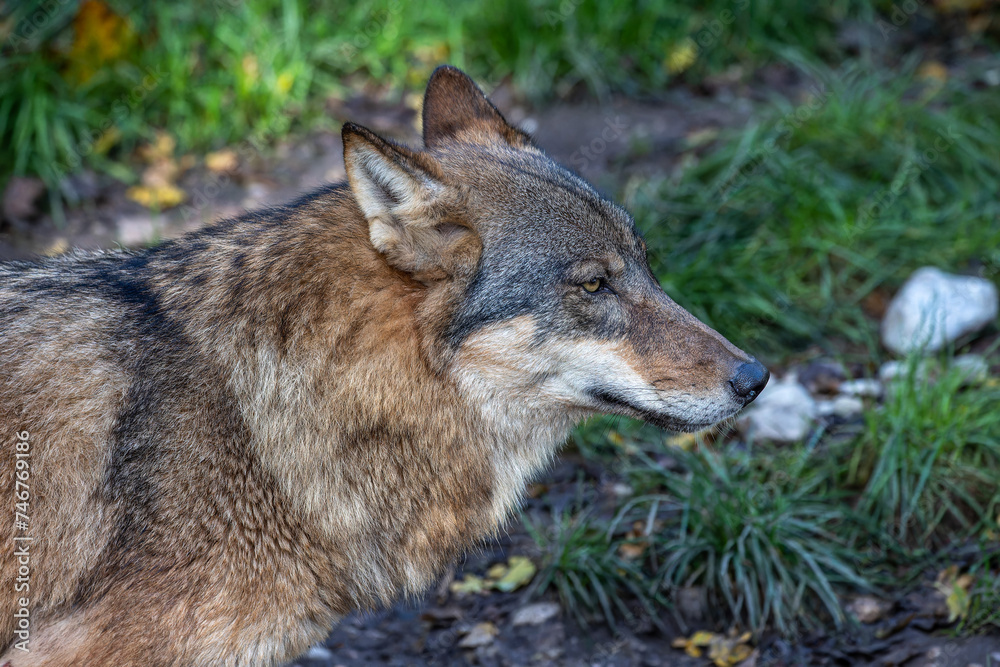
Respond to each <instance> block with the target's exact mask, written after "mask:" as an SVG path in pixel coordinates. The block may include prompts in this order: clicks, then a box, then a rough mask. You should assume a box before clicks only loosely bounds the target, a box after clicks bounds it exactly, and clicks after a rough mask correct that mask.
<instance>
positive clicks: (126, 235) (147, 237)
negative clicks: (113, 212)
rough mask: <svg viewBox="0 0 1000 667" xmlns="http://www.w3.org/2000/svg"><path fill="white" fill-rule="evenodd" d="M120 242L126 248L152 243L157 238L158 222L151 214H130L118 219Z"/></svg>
mask: <svg viewBox="0 0 1000 667" xmlns="http://www.w3.org/2000/svg"><path fill="white" fill-rule="evenodd" d="M117 226H118V242H119V243H121V244H122V245H123V246H125V247H126V248H134V247H136V246H143V245H146V244H147V243H150V242H151V241H153V240H154V239H155V238H156V235H157V231H158V228H157V224H156V221H154V220H153V217H152V216H150V215H142V214H140V215H128V216H123V217H121V218H119V219H118V223H117Z"/></svg>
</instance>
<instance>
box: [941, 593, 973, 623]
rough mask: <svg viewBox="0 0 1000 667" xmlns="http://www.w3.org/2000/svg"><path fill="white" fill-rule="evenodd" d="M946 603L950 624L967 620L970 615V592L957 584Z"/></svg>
mask: <svg viewBox="0 0 1000 667" xmlns="http://www.w3.org/2000/svg"><path fill="white" fill-rule="evenodd" d="M945 602H946V603H947V605H948V622H949V623H954V622H955V621H957V620H958V619H960V618H965V617H966V615H967V614H968V613H969V592H968V591H967V590H965V589H964V588H962V587H961V586H959V585H957V584H956V585H955V586H953V587H952V589H951V593H949V594H948V597H946V598H945Z"/></svg>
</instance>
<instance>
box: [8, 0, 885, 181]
mask: <svg viewBox="0 0 1000 667" xmlns="http://www.w3.org/2000/svg"><path fill="white" fill-rule="evenodd" d="M86 4H87V3H76V2H67V3H46V2H43V1H42V0H29V1H28V2H25V3H14V5H12V6H11V7H9V8H5V9H0V15H2V16H3V17H4V18H6V21H5V23H4V24H2V25H3V26H4V27H3V28H0V30H2V31H6V32H0V37H3V38H5V40H4V49H3V51H2V55H0V81H2V82H3V83H2V84H0V92H2V93H3V98H2V99H3V101H4V109H2V111H3V112H4V114H3V115H4V116H5V117H7V118H9V119H11V120H10V121H9V122H8V123H7V124H6V126H5V127H3V128H0V164H2V165H4V166H3V167H0V182H2V181H5V180H6V178H7V177H8V176H10V175H12V174H37V175H39V176H41V177H42V178H43V179H44V180H46V182H48V183H49V184H50V185H52V186H54V185H56V183H57V181H58V176H59V175H60V172H59V171H56V170H54V167H53V166H52V165H53V164H55V165H59V168H60V169H62V168H64V167H68V168H75V167H76V166H78V165H79V164H80V163H81V162H82V163H84V164H87V165H90V166H93V167H97V168H102V169H105V170H109V171H111V172H112V173H113V174H114V175H115V176H117V177H119V178H122V179H124V180H130V179H132V178H134V177H133V175H132V173H131V172H130V171H129V170H128V169H124V168H121V167H118V168H117V169H116V168H115V161H116V160H120V159H121V158H122V156H124V155H126V154H127V153H128V151H129V150H130V149H131V148H132V147H133V146H134V144H135V143H136V142H137V141H139V140H141V139H144V138H145V139H149V138H151V137H152V136H153V135H154V132H155V130H167V131H168V132H170V133H171V134H172V135H173V136H174V137H175V138H176V139H177V141H178V147H179V150H181V151H189V150H207V149H211V148H218V147H220V146H222V145H225V144H232V143H235V142H238V141H243V140H246V139H247V138H248V137H252V138H253V139H254V145H266V144H269V143H270V142H271V141H272V140H274V139H275V138H277V137H281V136H284V135H285V134H287V133H288V132H290V131H295V130H305V129H308V128H314V127H317V126H322V125H325V124H328V123H331V121H332V120H333V119H330V118H328V115H327V112H326V102H327V100H328V99H329V98H331V97H346V96H348V95H351V94H354V93H355V92H356V90H357V88H358V87H359V84H361V83H363V82H366V81H377V82H378V84H379V86H380V87H381V90H390V91H396V93H397V94H398V93H399V92H400V91H402V90H404V89H417V88H419V87H420V86H422V85H423V82H424V80H425V78H426V76H427V74H429V73H430V71H431V69H432V68H433V67H434V66H435V65H438V64H441V63H442V62H451V63H453V64H456V65H459V66H462V67H465V68H468V69H469V70H470V72H471V73H472V74H473V75H474V76H476V77H478V78H479V79H480V81H482V82H483V84H484V85H485V86H486V87H487V88H491V87H493V86H495V85H496V84H498V83H499V82H500V81H501V80H503V79H504V78H506V77H511V78H512V79H513V81H514V84H515V85H516V86H517V88H518V89H519V90H520V91H522V92H524V93H526V94H527V95H528V96H530V97H531V98H532V99H535V100H542V99H546V98H550V97H551V96H552V95H553V94H564V93H567V92H568V91H570V90H571V89H573V88H574V87H575V86H577V85H585V86H586V87H587V88H589V89H590V90H591V91H592V92H594V93H597V94H599V95H605V94H607V93H608V92H610V91H623V92H627V93H632V94H640V93H651V92H652V93H655V92H658V91H661V90H662V89H663V87H664V86H665V85H666V84H667V83H668V82H669V81H670V80H671V79H672V78H674V77H676V76H684V77H686V78H688V79H689V80H692V81H697V80H699V79H700V78H702V77H704V76H706V75H708V74H711V73H714V72H717V71H719V70H720V69H723V68H725V67H728V66H730V65H733V64H740V65H741V66H753V65H756V64H760V63H763V62H766V61H768V60H773V59H776V58H779V57H781V56H780V54H781V49H783V48H785V47H786V46H788V45H791V46H793V47H797V48H800V49H803V50H806V51H808V52H810V53H816V54H819V55H820V56H821V57H836V56H838V55H839V51H838V49H837V47H836V46H835V40H834V35H835V31H836V26H837V22H838V21H841V20H843V19H845V18H850V17H854V18H860V19H862V20H864V19H865V18H870V17H871V11H872V10H871V8H870V4H869V3H868V2H864V1H862V0H839V1H838V2H833V3H819V4H815V5H810V4H802V3H796V2H791V0H766V1H758V0H754V2H752V3H750V2H748V1H747V0H713V1H712V2H709V3H707V4H705V3H702V4H701V5H699V6H698V7H697V8H696V7H694V6H692V5H685V4H683V3H676V2H668V1H666V0H645V1H643V2H640V3H638V4H636V3H627V2H623V1H622V0H508V1H506V2H500V3H492V4H490V5H488V6H480V5H477V4H475V3H466V2H459V1H458V0H448V1H446V2H443V3H433V4H426V3H425V4H421V3H407V2H402V1H401V0H380V1H378V2H368V3H341V2H330V1H329V0H320V1H315V0H314V1H310V0H240V1H236V0H209V2H206V3H192V2H174V3H144V2H138V1H137V0H106V4H105V3H104V2H99V3H90V7H89V9H94V8H95V7H96V8H97V10H96V11H93V12H90V15H91V16H92V17H98V18H96V19H95V20H94V21H92V22H91V23H88V24H86V25H83V24H80V25H78V24H77V23H78V22H76V21H75V18H79V14H80V13H81V8H82V7H83V6H84V5H86ZM105 8H110V10H112V11H111V12H110V13H105V12H104V10H105ZM109 17H110V18H109ZM123 18H124V19H125V20H124V21H123V20H122V19H123ZM86 31H91V32H93V33H94V34H81V33H84V32H86ZM88 40H89V41H88ZM81 44H82V45H84V46H86V45H88V44H89V45H91V47H93V48H89V49H88V48H82V47H81ZM685 45H688V46H690V45H694V49H695V51H696V53H694V56H693V60H692V61H691V62H690V63H688V64H687V65H686V69H684V70H683V73H681V72H680V71H674V72H673V73H672V70H671V68H670V67H668V64H667V63H668V60H669V59H670V57H671V54H674V53H675V52H677V51H678V50H679V49H680V50H683V49H684V47H685ZM84 56H86V57H84ZM81 60H85V61H86V62H80V61H81ZM136 86H141V87H142V90H141V95H140V96H138V99H136V97H137V96H136V95H135V91H136ZM123 98H124V99H126V100H129V103H128V113H127V117H122V114H120V113H118V112H116V111H115V110H114V109H113V106H114V103H115V102H116V101H120V100H122V99H123ZM42 117H45V118H48V119H49V120H48V122H47V123H41V122H40V121H39V119H40V118H42ZM109 119H110V123H109V122H108V121H109ZM340 120H343V119H340ZM15 121H16V123H15ZM110 128H113V129H114V134H111V135H107V136H105V133H106V131H107V130H108V129H110ZM95 135H96V136H98V137H101V136H103V137H104V141H103V144H102V145H101V146H99V148H101V149H102V150H99V151H95V150H93V147H92V144H93V141H94V140H93V137H94V136H95ZM105 153H107V157H105ZM53 192H55V190H53Z"/></svg>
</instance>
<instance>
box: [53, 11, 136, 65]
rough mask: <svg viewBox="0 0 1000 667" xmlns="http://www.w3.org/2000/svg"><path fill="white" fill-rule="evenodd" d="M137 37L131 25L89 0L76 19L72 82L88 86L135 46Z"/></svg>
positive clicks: (72, 48) (74, 20) (71, 60)
mask: <svg viewBox="0 0 1000 667" xmlns="http://www.w3.org/2000/svg"><path fill="white" fill-rule="evenodd" d="M134 39H135V33H134V32H133V30H132V27H131V26H130V25H129V21H128V20H127V19H125V18H123V17H121V16H120V15H118V14H116V13H115V11H114V10H113V9H111V8H110V7H109V6H108V5H107V4H106V3H104V2H101V1H100V0H86V1H85V2H83V3H81V4H80V8H79V9H78V10H77V12H76V16H75V17H74V18H73V44H72V46H71V47H70V50H69V54H68V58H67V60H68V61H69V63H70V65H69V68H68V70H67V74H68V75H69V77H70V78H71V79H75V80H76V81H78V82H80V83H86V82H87V80H89V79H90V78H91V77H92V76H94V74H96V73H97V71H98V70H99V69H101V68H102V67H104V66H105V65H106V64H107V63H109V62H111V61H114V60H117V59H118V58H120V57H121V56H122V55H123V54H124V53H126V51H127V50H128V49H129V48H130V47H131V46H132V44H133V42H134Z"/></svg>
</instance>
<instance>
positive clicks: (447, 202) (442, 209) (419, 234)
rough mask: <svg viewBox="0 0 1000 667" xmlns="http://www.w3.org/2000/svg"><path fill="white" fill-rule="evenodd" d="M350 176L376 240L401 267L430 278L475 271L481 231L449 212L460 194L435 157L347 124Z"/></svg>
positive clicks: (346, 162)
mask: <svg viewBox="0 0 1000 667" xmlns="http://www.w3.org/2000/svg"><path fill="white" fill-rule="evenodd" d="M341 135H342V137H343V140H344V165H345V166H346V167H347V180H348V182H349V183H350V185H351V190H352V191H353V193H354V198H355V200H357V202H358V206H360V207H361V212H362V213H363V214H364V216H365V218H366V219H367V220H368V234H369V236H370V238H371V242H372V245H373V246H375V249H376V250H378V251H379V252H380V253H382V254H383V255H384V256H385V258H386V260H387V261H388V262H389V264H391V265H392V266H394V267H395V268H397V269H399V270H401V271H405V272H407V273H409V274H411V275H412V276H413V277H414V278H415V279H416V280H419V281H421V282H425V283H429V282H433V281H435V280H440V279H442V278H445V277H447V276H454V275H460V274H466V273H469V272H471V271H472V270H473V269H474V268H475V265H476V262H477V261H478V260H479V254H480V252H481V250H482V244H481V242H480V240H479V235H478V234H476V232H475V231H474V230H472V229H471V228H469V227H468V226H467V225H465V224H464V223H463V222H462V221H459V220H456V219H454V218H453V217H451V216H449V211H451V210H454V202H453V201H451V200H452V199H454V198H455V197H457V196H458V195H457V193H455V192H453V191H452V190H451V189H450V188H448V186H446V185H445V184H444V183H443V182H442V180H441V173H440V169H439V168H438V166H437V164H436V163H435V162H434V160H433V159H431V158H430V157H428V156H426V155H424V154H422V153H418V152H415V151H411V150H410V149H408V148H405V147H404V146H400V145H399V144H395V143H392V142H390V141H386V140H385V139H383V138H381V137H379V136H378V135H377V134H375V133H374V132H372V131H371V130H369V129H367V128H364V127H361V126H360V125H355V124H354V123H347V124H345V125H344V129H343V132H342V133H341Z"/></svg>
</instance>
